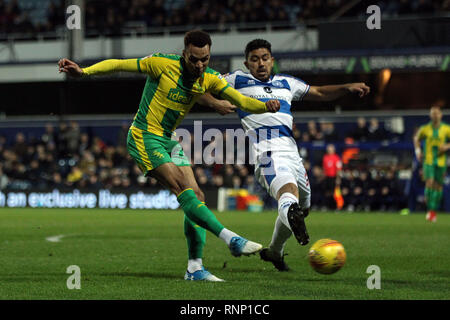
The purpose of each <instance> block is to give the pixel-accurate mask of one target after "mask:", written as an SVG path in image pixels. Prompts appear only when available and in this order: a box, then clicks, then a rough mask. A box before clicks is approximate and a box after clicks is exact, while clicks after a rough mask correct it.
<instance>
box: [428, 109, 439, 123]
mask: <svg viewBox="0 0 450 320" xmlns="http://www.w3.org/2000/svg"><path fill="white" fill-rule="evenodd" d="M430 119H431V122H433V123H439V122H440V121H441V119H442V112H441V110H440V109H439V108H431V110H430Z"/></svg>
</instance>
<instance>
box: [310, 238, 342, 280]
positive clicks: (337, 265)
mask: <svg viewBox="0 0 450 320" xmlns="http://www.w3.org/2000/svg"><path fill="white" fill-rule="evenodd" d="M308 258H309V264H310V265H311V267H312V268H313V269H314V270H315V271H317V272H319V273H323V274H332V273H335V272H336V271H338V270H339V269H341V268H342V266H343V265H344V264H345V260H346V258H347V255H346V253H345V249H344V246H343V245H342V243H340V242H339V241H336V240H332V239H320V240H318V241H316V242H315V243H314V244H313V245H312V246H311V248H310V249H309V252H308Z"/></svg>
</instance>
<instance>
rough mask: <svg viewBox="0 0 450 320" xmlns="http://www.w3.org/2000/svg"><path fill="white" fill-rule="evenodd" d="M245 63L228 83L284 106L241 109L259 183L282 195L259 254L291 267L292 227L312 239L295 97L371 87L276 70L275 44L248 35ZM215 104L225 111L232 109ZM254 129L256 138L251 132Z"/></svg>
mask: <svg viewBox="0 0 450 320" xmlns="http://www.w3.org/2000/svg"><path fill="white" fill-rule="evenodd" d="M244 64H245V66H246V67H247V69H248V70H249V71H250V74H249V73H245V72H243V71H241V70H238V71H236V72H233V73H231V74H228V75H226V76H225V79H226V80H227V81H228V83H229V84H230V85H231V86H232V87H234V88H235V89H237V90H238V91H240V92H241V93H242V94H244V95H246V96H249V97H253V98H256V99H259V100H261V101H268V100H270V99H278V100H279V101H280V104H281V108H280V110H279V111H278V112H277V113H275V114H269V113H263V114H254V113H252V112H246V111H245V110H244V111H243V110H237V112H238V115H239V117H240V118H241V123H242V126H243V128H244V130H245V131H246V134H248V135H249V137H250V142H251V144H252V155H253V156H254V159H251V160H252V161H254V162H253V163H255V176H256V178H257V180H258V181H259V183H260V184H261V185H262V186H263V187H264V188H265V189H266V190H267V192H269V194H270V195H271V196H272V197H273V198H274V199H276V200H277V201H278V217H277V220H276V222H275V229H274V232H273V236H272V241H271V243H270V245H269V248H265V249H263V250H262V251H261V252H260V255H261V258H262V259H263V260H265V261H270V262H272V263H273V265H274V266H275V267H276V268H277V269H278V270H280V271H288V270H289V267H288V266H287V264H286V263H285V262H284V257H283V256H284V255H283V251H284V245H285V243H286V241H287V240H288V238H289V237H290V236H291V234H292V233H293V234H294V236H295V238H296V239H297V241H298V242H299V243H300V244H301V245H306V244H307V243H308V242H309V235H308V232H307V230H306V225H305V221H304V219H305V218H306V217H307V216H308V213H309V208H310V206H311V190H310V185H309V181H308V176H307V173H306V170H305V168H304V166H303V163H302V159H301V157H300V156H299V153H298V148H297V143H296V142H295V140H294V138H293V135H292V125H293V117H292V113H291V101H292V100H297V101H300V100H302V99H306V100H315V101H331V100H335V99H337V98H339V97H342V96H344V95H346V94H348V93H357V94H359V96H360V97H363V96H365V95H367V94H368V93H369V91H370V89H369V87H368V86H366V85H365V84H364V83H348V84H342V85H327V86H310V85H308V84H306V83H305V82H303V81H302V80H300V79H297V78H295V77H292V76H289V75H283V74H277V75H272V68H273V64H274V58H273V56H272V49H271V44H270V43H269V42H268V41H266V40H263V39H255V40H253V41H250V42H249V43H248V44H247V46H246V48H245V62H244ZM216 100H217V99H215V98H214V97H213V96H212V95H210V94H205V95H203V96H202V97H201V98H200V99H199V103H201V104H203V105H210V106H212V107H213V108H215V107H214V106H216V105H218V104H217V101H216ZM219 108H222V109H221V110H218V108H215V109H216V111H218V112H219V113H221V114H226V113H227V112H231V111H233V110H231V109H230V108H229V109H228V110H227V109H226V108H225V107H221V106H220V105H219ZM255 134H256V138H252V136H254V135H255Z"/></svg>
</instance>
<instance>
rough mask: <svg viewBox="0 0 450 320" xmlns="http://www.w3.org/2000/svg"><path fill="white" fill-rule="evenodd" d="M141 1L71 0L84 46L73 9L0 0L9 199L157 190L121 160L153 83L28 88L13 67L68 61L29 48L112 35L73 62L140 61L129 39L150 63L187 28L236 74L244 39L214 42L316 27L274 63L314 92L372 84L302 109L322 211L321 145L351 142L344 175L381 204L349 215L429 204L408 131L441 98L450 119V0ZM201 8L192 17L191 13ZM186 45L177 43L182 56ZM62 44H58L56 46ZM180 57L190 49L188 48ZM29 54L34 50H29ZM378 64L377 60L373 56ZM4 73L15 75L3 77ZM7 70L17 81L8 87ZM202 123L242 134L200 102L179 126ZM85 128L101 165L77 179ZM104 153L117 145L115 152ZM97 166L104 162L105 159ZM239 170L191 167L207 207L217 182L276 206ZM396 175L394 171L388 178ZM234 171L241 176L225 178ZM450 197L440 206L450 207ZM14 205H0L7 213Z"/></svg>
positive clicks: (303, 147) (35, 83) (124, 77)
mask: <svg viewBox="0 0 450 320" xmlns="http://www.w3.org/2000/svg"><path fill="white" fill-rule="evenodd" d="M133 3H134V5H130V4H129V3H128V2H127V1H117V2H116V1H106V0H103V1H100V0H98V1H94V0H86V1H72V2H70V4H79V5H82V6H84V9H85V10H83V11H82V12H83V13H85V14H86V15H85V17H84V19H83V22H85V24H83V28H82V33H81V40H80V38H77V36H78V37H79V36H80V34H79V33H78V34H77V32H79V31H69V30H68V29H67V28H66V27H65V19H66V16H65V8H66V7H67V6H68V5H69V2H67V3H64V1H47V0H39V1H38V0H36V1H32V0H17V1H16V0H9V1H8V0H3V1H0V58H1V59H0V75H1V74H2V73H3V76H2V77H1V79H0V81H1V82H0V97H1V101H0V139H1V140H0V162H1V163H2V165H1V166H0V168H2V170H1V171H0V177H1V178H2V179H1V180H0V182H1V181H3V183H0V192H1V193H2V194H8V193H9V192H24V193H27V194H28V193H29V192H31V191H37V192H51V191H52V190H54V189H55V188H56V189H58V190H61V192H63V190H65V191H64V192H71V191H72V190H74V189H80V190H84V189H86V190H98V189H102V190H103V189H107V190H109V191H111V192H115V193H120V192H125V191H127V192H128V191H129V190H135V191H138V190H142V191H146V192H148V193H149V194H155V193H157V192H159V190H160V188H159V187H158V186H157V185H156V184H155V181H154V179H148V180H147V181H145V179H143V178H142V177H141V176H140V174H139V173H138V171H136V170H135V169H136V168H135V166H134V164H133V163H132V162H131V160H130V159H129V158H127V157H126V154H123V153H122V152H123V150H122V151H120V150H119V149H120V148H118V147H120V146H121V143H122V146H123V135H122V134H123V131H121V130H124V129H123V128H122V127H123V126H127V125H128V124H129V123H130V121H131V120H132V117H133V116H134V113H135V112H136V110H137V107H138V104H139V101H140V97H141V92H142V89H143V86H144V83H145V78H144V77H141V76H132V75H128V74H121V75H116V76H113V77H102V78H99V77H96V78H93V79H82V80H73V79H65V78H60V79H57V80H55V79H53V80H52V79H50V80H49V79H47V78H45V79H42V80H41V79H40V75H39V74H37V75H35V76H34V77H33V78H32V80H30V79H29V78H27V77H24V78H23V79H20V78H19V79H17V78H15V77H14V74H13V73H14V71H10V70H16V69H14V68H18V67H21V68H27V67H29V68H31V67H33V68H34V67H39V66H44V65H49V64H54V72H55V75H56V74H57V65H56V63H57V60H58V59H59V58H61V57H58V58H54V57H55V54H54V53H53V52H52V50H51V49H50V51H49V52H48V56H49V58H46V57H45V55H44V56H42V55H41V56H40V57H39V59H37V60H33V58H25V59H23V58H21V51H20V46H21V45H23V44H27V45H31V46H33V43H36V44H42V43H51V42H52V41H65V42H66V43H67V44H68V45H67V50H66V52H65V56H66V57H73V58H75V57H76V49H74V47H76V46H77V45H79V44H80V41H81V43H83V42H84V41H86V42H87V41H94V42H95V41H99V42H101V41H104V39H110V40H113V41H114V44H113V50H112V52H111V53H110V54H108V55H107V56H101V55H98V56H96V57H95V58H92V57H90V58H82V59H81V61H77V62H80V64H81V65H83V66H87V65H90V64H92V63H94V62H97V61H100V60H102V59H106V58H136V57H137V56H123V55H120V53H121V52H124V51H125V49H126V48H124V47H123V46H124V44H123V43H122V41H125V40H127V39H128V40H129V39H132V40H133V39H148V49H147V51H145V52H144V51H143V52H142V53H141V56H145V55H147V54H149V53H151V52H157V51H160V52H166V51H167V50H168V49H167V48H161V47H157V48H155V47H153V46H152V39H154V38H159V39H160V38H163V39H164V38H168V39H170V37H176V36H180V35H181V36H182V35H183V34H184V32H186V31H187V30H190V29H192V28H202V29H204V30H207V31H209V32H210V33H211V35H212V37H213V46H212V60H211V65H210V66H211V67H212V68H215V69H216V70H218V71H219V72H222V73H226V72H230V71H232V70H231V68H232V66H233V61H235V60H236V59H241V60H242V59H243V57H242V55H243V53H242V51H243V48H244V46H245V44H246V42H242V43H241V44H240V45H239V46H238V47H239V48H240V50H238V49H236V50H235V51H234V52H228V53H224V52H221V51H220V50H221V49H217V48H220V46H219V44H218V43H217V42H214V39H215V37H217V36H229V37H236V34H238V35H239V34H240V35H246V39H247V40H246V41H250V40H252V39H254V38H258V37H262V38H264V37H265V36H270V34H271V33H272V32H282V31H288V32H294V33H295V32H298V34H299V36H301V35H302V34H305V32H311V31H313V32H316V35H317V36H316V44H315V45H313V47H312V48H311V47H309V48H304V49H303V50H297V51H295V50H291V49H290V48H288V49H289V50H286V49H285V48H283V47H276V46H274V47H273V54H274V56H275V58H276V62H277V65H276V69H277V70H278V71H280V72H282V73H288V74H290V75H293V76H296V77H299V78H301V79H302V80H304V81H306V82H307V83H309V84H311V85H324V84H339V83H345V82H360V81H362V82H365V83H366V84H368V85H369V86H370V87H371V90H372V93H371V94H370V95H369V96H368V97H366V98H364V99H357V98H355V97H351V96H347V97H345V98H342V99H339V100H337V101H334V102H332V103H311V102H301V103H293V112H294V117H295V123H296V128H297V131H296V132H295V134H296V139H297V142H298V145H299V148H300V152H301V154H302V156H304V159H305V162H306V166H307V168H308V169H309V177H310V179H311V181H312V186H313V207H314V208H316V209H333V208H332V207H330V206H329V202H327V200H326V199H323V198H322V197H321V196H320V195H321V193H320V192H315V190H316V191H317V190H321V188H322V186H321V172H320V170H321V158H322V155H323V154H324V150H325V146H326V144H327V143H334V144H335V145H336V146H337V151H338V153H339V154H342V152H343V151H344V149H345V148H348V147H349V146H352V147H356V148H359V150H360V152H359V157H357V158H356V159H354V160H352V161H350V162H349V163H346V164H345V167H344V172H345V173H346V177H349V176H352V178H349V181H348V184H349V186H350V190H353V189H355V188H356V187H358V186H362V188H363V190H368V189H370V188H375V189H376V196H375V197H374V196H370V195H368V194H365V192H364V191H363V193H362V194H358V195H356V194H349V195H348V197H347V198H346V204H347V205H346V206H345V207H344V210H357V209H359V210H374V211H375V210H386V211H398V210H401V209H404V208H409V209H410V210H412V211H414V210H418V211H420V210H424V203H423V190H422V189H423V185H422V183H421V181H420V168H419V167H418V166H417V163H416V162H415V159H414V155H413V146H412V134H413V133H414V130H415V129H416V128H417V127H418V126H419V125H421V124H423V123H425V122H427V121H428V109H429V108H430V106H431V105H433V104H438V105H441V106H442V107H443V108H444V109H443V110H444V121H449V115H450V112H448V111H447V108H448V107H449V101H450V90H449V84H450V77H449V72H450V67H449V59H450V21H449V17H450V2H449V1H434V0H415V1H402V0H398V1H373V2H367V1H352V2H347V1H339V0H335V1H325V0H317V1H311V0H303V1H290V0H271V1H258V0H252V1H246V2H245V3H240V2H239V1H232V0H230V1H223V2H220V3H217V2H216V1H184V0H173V1H165V2H164V1H141V2H139V1H136V2H133ZM370 4H376V5H378V6H379V7H380V8H381V12H382V19H381V29H380V30H368V29H367V28H366V19H367V17H368V16H369V14H367V13H366V8H367V7H368V5H370ZM194 11H195V12H196V14H187V13H189V12H194ZM74 39H78V40H74ZM77 41H79V42H77ZM181 45H182V44H181V43H180V44H179V45H178V46H177V47H179V48H181ZM28 48H30V47H28ZM55 50H58V49H57V48H56V47H55ZM174 53H181V49H180V52H174ZM27 54H28V55H30V52H27ZM31 55H32V52H31ZM22 56H23V54H22ZM374 57H375V58H378V60H371V59H372V58H374ZM335 58H339V59H342V61H344V62H343V64H342V65H341V66H340V67H333V63H332V62H333V60H332V59H335ZM233 59H234V60H233ZM308 59H309V60H308ZM395 59H397V60H395ZM402 60H403V62H402ZM303 61H315V64H313V66H312V67H309V68H307V67H306V64H305V63H303ZM342 61H341V62H342ZM380 61H384V62H385V64H384V65H383V64H382V63H380ZM405 61H406V62H405ZM411 61H415V62H411ZM321 63H322V64H321ZM327 63H329V64H328V65H327ZM377 63H378V64H377ZM293 65H296V66H297V67H292V66H293ZM4 70H8V71H4ZM8 72H12V73H11V74H10V75H8V74H7V73H8ZM388 73H390V76H388V77H387V78H385V80H383V75H386V74H388ZM9 76H11V77H12V78H14V81H8V77H9ZM55 77H56V76H55ZM358 117H364V118H365V119H366V121H367V122H368V123H369V122H370V119H372V118H376V119H377V120H378V121H379V123H380V128H382V130H381V131H380V132H377V134H375V135H372V136H369V135H368V136H366V137H356V136H354V133H355V130H356V122H357V119H358ZM194 120H203V124H204V128H208V127H217V128H220V129H222V130H224V129H226V128H239V127H240V124H239V121H238V118H237V116H236V115H229V116H226V117H221V116H219V115H217V114H214V113H213V112H212V110H211V109H208V108H206V107H200V106H195V107H194V108H193V110H192V111H191V114H190V115H189V116H188V117H187V118H186V120H185V121H184V122H183V124H182V125H181V127H185V128H188V129H192V124H193V121H194ZM72 121H73V122H76V123H77V124H78V125H79V133H76V132H75V133H74V132H72V134H70V133H67V132H69V131H70V130H68V131H67V132H66V131H64V129H60V123H61V122H66V123H68V124H70V122H72ZM311 121H314V122H315V123H316V124H317V127H318V128H319V131H320V127H321V124H322V123H332V125H333V126H334V129H333V132H331V133H329V134H328V133H327V134H325V135H323V136H321V137H320V136H318V137H316V136H314V134H310V133H308V122H311ZM399 123H400V126H399ZM47 124H50V125H51V126H54V128H55V135H54V137H53V139H54V140H55V149H54V150H48V149H46V148H47V146H48V144H47V143H48V140H45V139H47V138H44V140H43V135H44V133H45V126H46V125H47ZM323 128H325V127H323ZM402 128H403V130H402ZM324 130H325V129H324ZM19 132H21V133H23V134H24V137H25V142H24V143H25V144H26V145H27V146H30V145H31V146H32V147H30V148H29V147H24V146H22V145H21V146H19V147H18V146H17V143H16V137H17V134H18V133H19ZM66 133H67V134H66ZM81 133H87V134H88V136H89V144H90V146H89V147H88V149H91V151H92V144H93V143H94V144H97V145H98V148H100V150H101V151H100V152H97V151H93V154H94V158H95V163H94V164H93V166H94V167H95V169H94V171H93V172H87V171H84V172H82V175H81V177H80V178H76V177H77V173H74V172H73V171H74V167H79V166H80V164H81V162H82V160H83V156H84V154H83V152H84V150H86V149H82V150H80V134H81ZM73 136H75V138H73ZM69 137H71V138H69ZM121 137H122V138H121ZM347 138H352V139H353V140H354V141H353V144H351V145H349V144H346V141H347V142H348V139H347ZM68 139H75V140H76V141H75V144H76V148H75V149H73V150H68V147H67V142H68ZM40 144H41V145H43V146H44V149H46V150H44V153H46V154H48V153H50V154H52V156H51V159H52V161H53V163H48V162H49V161H47V162H46V161H44V160H42V161H41V160H38V161H37V162H38V163H37V165H32V160H33V159H39V156H38V153H37V149H38V145H40ZM27 149H28V151H27ZM6 150H9V151H12V153H15V154H16V157H15V156H14V155H13V156H12V157H13V158H11V153H10V154H5V151H6ZM105 150H108V152H107V153H106V154H108V155H107V156H105ZM7 153H8V152H7ZM105 157H106V159H105ZM103 160H105V161H103ZM102 161H103V164H100V162H102ZM104 163H106V165H104ZM231 167H232V168H231V169H232V170H231V169H230V170H231V172H232V174H231V175H230V174H226V173H225V172H226V170H227V169H226V166H206V165H195V166H194V172H195V174H196V176H197V178H198V180H199V182H200V185H201V187H202V188H203V189H204V190H205V191H206V192H207V198H208V199H210V200H209V201H210V206H212V207H215V205H216V204H217V188H218V187H220V186H226V187H230V188H240V187H243V188H247V189H250V190H252V191H254V192H258V193H260V194H261V196H262V197H264V198H265V200H266V202H265V205H266V207H267V208H270V207H271V206H273V203H272V202H271V201H270V200H269V199H268V197H267V195H265V194H264V192H263V191H262V190H261V189H260V188H259V187H258V186H257V185H255V182H254V181H253V179H252V166H250V165H246V166H231ZM362 172H366V173H369V178H368V180H362V179H361V178H360V176H361V173H362ZM388 172H392V173H393V177H392V176H391V175H390V174H388ZM71 173H72V175H71ZM55 175H56V176H58V175H59V178H58V177H55ZM93 175H94V176H96V178H93V180H94V181H95V182H92V181H91V182H90V181H89V178H90V177H91V176H93ZM219 176H220V177H221V178H218V177H219ZM233 176H236V177H239V179H237V178H236V179H234V180H233V179H230V177H231V178H232V177H233ZM73 177H75V178H73ZM371 177H372V178H371ZM350 180H351V181H350ZM449 185H450V178H449V177H448V176H447V177H446V180H445V192H446V194H448V193H449V192H450V190H448V189H449ZM383 186H384V187H387V188H388V190H389V192H388V196H386V197H385V198H384V200H385V201H384V202H380V201H377V199H380V195H381V192H382V191H381V188H382V187H383ZM314 193H316V195H315V194H314ZM448 198H450V197H444V199H445V200H444V203H443V209H445V211H450V201H449V200H448ZM0 200H1V199H0ZM0 204H2V202H1V201H0ZM6 205H7V203H6V202H3V206H6ZM349 205H351V206H350V207H349Z"/></svg>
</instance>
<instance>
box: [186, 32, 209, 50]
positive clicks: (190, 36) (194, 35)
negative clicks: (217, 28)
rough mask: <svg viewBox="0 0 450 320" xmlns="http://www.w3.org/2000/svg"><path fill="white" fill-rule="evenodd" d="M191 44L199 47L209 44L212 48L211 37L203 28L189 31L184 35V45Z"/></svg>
mask: <svg viewBox="0 0 450 320" xmlns="http://www.w3.org/2000/svg"><path fill="white" fill-rule="evenodd" d="M190 44H192V45H193V46H195V47H198V48H203V47H204V46H206V45H209V47H210V48H211V37H210V36H209V34H207V33H206V32H205V31H202V30H192V31H188V32H186V34H185V35H184V47H185V48H187V47H188V46H189V45H190Z"/></svg>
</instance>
